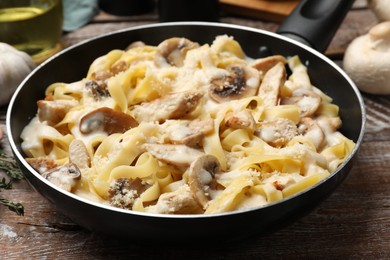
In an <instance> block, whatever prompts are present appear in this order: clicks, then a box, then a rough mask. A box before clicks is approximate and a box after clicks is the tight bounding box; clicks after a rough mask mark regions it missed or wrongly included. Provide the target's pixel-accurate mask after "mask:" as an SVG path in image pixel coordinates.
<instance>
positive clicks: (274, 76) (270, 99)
mask: <svg viewBox="0 0 390 260" xmlns="http://www.w3.org/2000/svg"><path fill="white" fill-rule="evenodd" d="M285 82H286V69H285V67H284V64H283V63H281V62H279V63H277V64H276V65H275V66H274V67H272V68H271V69H269V70H268V71H267V73H266V74H265V76H264V79H263V81H262V82H261V84H260V89H259V94H258V95H259V97H261V99H262V100H263V105H264V106H265V107H273V106H276V105H278V103H279V97H280V89H281V88H282V87H283V85H284V83H285Z"/></svg>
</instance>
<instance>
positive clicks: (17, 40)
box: [0, 0, 63, 63]
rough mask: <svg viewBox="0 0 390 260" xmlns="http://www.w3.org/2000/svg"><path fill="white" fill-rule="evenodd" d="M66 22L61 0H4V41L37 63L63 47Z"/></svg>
mask: <svg viewBox="0 0 390 260" xmlns="http://www.w3.org/2000/svg"><path fill="white" fill-rule="evenodd" d="M62 23H63V13H62V2H61V0H1V1H0V42H5V43H8V44H10V45H13V46H14V47H15V48H17V49H19V50H22V51H24V52H27V53H28V54H30V55H31V56H32V58H33V59H34V60H35V61H36V62H37V63H40V62H42V61H43V60H45V59H46V58H48V57H49V56H51V55H52V54H54V53H55V52H57V51H58V50H59V49H61V47H60V39H61V34H62ZM0 58H1V57H0Z"/></svg>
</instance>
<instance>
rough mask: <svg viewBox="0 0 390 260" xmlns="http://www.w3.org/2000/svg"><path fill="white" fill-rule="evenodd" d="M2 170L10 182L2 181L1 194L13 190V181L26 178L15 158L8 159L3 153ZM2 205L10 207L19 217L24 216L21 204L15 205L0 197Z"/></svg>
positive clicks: (0, 182)
mask: <svg viewBox="0 0 390 260" xmlns="http://www.w3.org/2000/svg"><path fill="white" fill-rule="evenodd" d="M0 170H3V171H4V172H5V173H6V174H7V176H8V177H9V178H10V180H7V179H6V178H4V177H3V178H2V179H1V181H0V192H1V191H2V190H3V189H5V190H10V189H12V181H13V180H21V179H23V178H24V176H23V174H22V172H21V171H20V169H19V167H18V165H17V163H16V161H15V160H14V159H13V158H10V157H8V156H7V155H5V154H4V153H3V152H1V153H0ZM0 205H3V206H6V207H8V209H9V210H11V211H13V212H15V213H16V214H17V215H19V216H23V215H24V207H23V205H22V204H20V203H15V202H13V201H10V200H8V199H5V198H3V197H1V196H0Z"/></svg>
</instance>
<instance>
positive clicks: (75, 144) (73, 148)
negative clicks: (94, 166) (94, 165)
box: [69, 139, 91, 170]
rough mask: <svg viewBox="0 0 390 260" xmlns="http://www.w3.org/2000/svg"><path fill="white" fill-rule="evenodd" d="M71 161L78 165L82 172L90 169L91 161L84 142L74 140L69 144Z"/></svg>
mask: <svg viewBox="0 0 390 260" xmlns="http://www.w3.org/2000/svg"><path fill="white" fill-rule="evenodd" d="M69 161H70V162H71V163H74V164H76V165H77V167H78V168H79V169H80V170H83V169H87V168H89V166H90V162H91V159H90V157H89V154H88V151H87V147H85V144H84V143H83V141H81V140H78V139H74V140H73V141H72V142H71V143H70V144H69Z"/></svg>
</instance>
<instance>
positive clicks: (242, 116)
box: [225, 109, 256, 132]
mask: <svg viewBox="0 0 390 260" xmlns="http://www.w3.org/2000/svg"><path fill="white" fill-rule="evenodd" d="M225 126H226V127H230V128H233V129H248V130H250V131H251V132H254V131H255V127H256V122H255V119H254V118H253V116H252V113H251V112H250V111H249V110H247V109H245V110H241V111H239V112H230V113H227V114H226V115H225Z"/></svg>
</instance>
